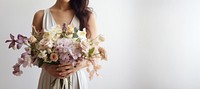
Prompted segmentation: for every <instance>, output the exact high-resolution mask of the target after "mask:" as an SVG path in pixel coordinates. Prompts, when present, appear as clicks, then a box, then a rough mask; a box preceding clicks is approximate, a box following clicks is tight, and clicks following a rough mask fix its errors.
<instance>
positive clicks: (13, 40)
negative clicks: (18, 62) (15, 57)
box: [5, 34, 15, 49]
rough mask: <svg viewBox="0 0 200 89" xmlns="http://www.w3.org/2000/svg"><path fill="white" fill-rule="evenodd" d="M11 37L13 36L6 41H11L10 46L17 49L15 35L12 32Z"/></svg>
mask: <svg viewBox="0 0 200 89" xmlns="http://www.w3.org/2000/svg"><path fill="white" fill-rule="evenodd" d="M10 38H11V40H6V41H5V43H7V42H10V44H9V47H8V48H13V49H15V37H14V36H13V35H12V34H10Z"/></svg>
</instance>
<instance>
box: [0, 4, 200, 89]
mask: <svg viewBox="0 0 200 89" xmlns="http://www.w3.org/2000/svg"><path fill="white" fill-rule="evenodd" d="M54 2H55V0H1V1H0V11H1V13H0V29H1V30H0V31H1V32H0V38H1V39H0V56H1V57H0V89H37V83H38V78H39V74H40V69H38V68H37V67H33V68H26V69H23V71H24V74H23V75H22V76H21V77H16V76H13V75H12V73H11V72H12V65H14V64H15V63H16V62H17V58H18V57H19V55H20V53H21V52H22V50H18V51H13V50H11V49H7V47H8V44H5V43H4V42H5V40H7V39H9V34H10V33H12V34H14V35H17V34H18V33H21V34H24V35H27V36H28V35H30V32H31V23H32V18H33V15H34V13H35V12H36V11H38V10H40V9H45V8H48V7H50V6H51V5H53V4H54ZM90 6H91V7H93V9H94V11H95V12H96V19H97V24H98V31H99V33H102V34H104V35H105V37H106V42H105V43H104V44H103V45H104V46H105V47H106V48H107V51H108V56H109V60H108V62H102V66H103V69H102V70H101V71H100V73H101V75H102V76H103V78H94V79H93V80H92V81H89V85H90V89H200V85H199V82H200V35H199V34H200V1H199V0H90Z"/></svg>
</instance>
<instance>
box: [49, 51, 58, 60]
mask: <svg viewBox="0 0 200 89" xmlns="http://www.w3.org/2000/svg"><path fill="white" fill-rule="evenodd" d="M50 59H51V61H53V62H56V61H57V60H58V54H57V53H51V55H50Z"/></svg>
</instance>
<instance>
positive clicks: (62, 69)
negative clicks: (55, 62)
mask: <svg viewBox="0 0 200 89" xmlns="http://www.w3.org/2000/svg"><path fill="white" fill-rule="evenodd" d="M73 68H74V67H73V66H72V65H65V66H59V67H58V68H57V69H56V70H57V71H66V70H70V69H73Z"/></svg>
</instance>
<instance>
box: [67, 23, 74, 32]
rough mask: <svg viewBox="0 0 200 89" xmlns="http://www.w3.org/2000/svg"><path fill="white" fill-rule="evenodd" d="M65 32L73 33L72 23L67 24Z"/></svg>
mask: <svg viewBox="0 0 200 89" xmlns="http://www.w3.org/2000/svg"><path fill="white" fill-rule="evenodd" d="M67 33H69V34H72V33H74V25H73V24H72V25H68V26H67Z"/></svg>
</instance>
